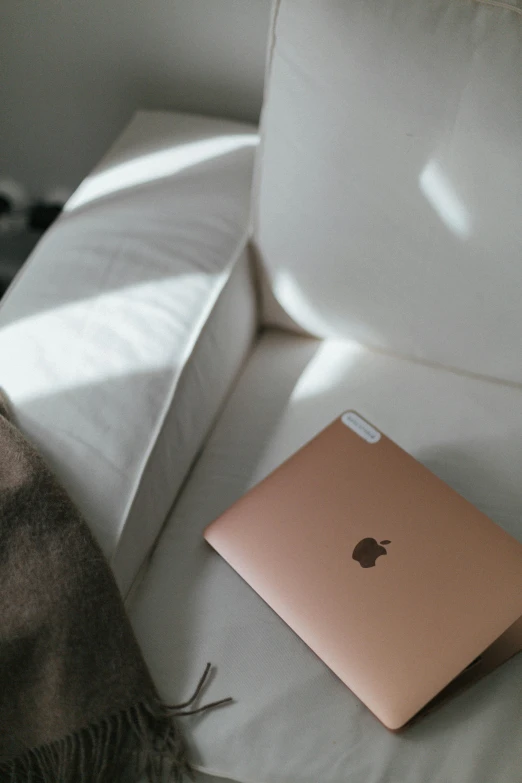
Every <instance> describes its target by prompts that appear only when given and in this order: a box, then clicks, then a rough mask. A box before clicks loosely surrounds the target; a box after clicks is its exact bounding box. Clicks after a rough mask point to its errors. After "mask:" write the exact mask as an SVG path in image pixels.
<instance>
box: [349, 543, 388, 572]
mask: <svg viewBox="0 0 522 783" xmlns="http://www.w3.org/2000/svg"><path fill="white" fill-rule="evenodd" d="M381 544H391V541H388V540H386V541H381V542H380V544H378V543H377V541H376V540H375V538H363V539H362V540H361V541H359V543H358V544H357V546H356V547H355V549H354V550H353V554H352V558H353V559H354V560H357V562H358V563H359V564H360V566H361V568H373V566H374V565H375V561H376V560H377V558H378V557H380V556H381V555H387V554H388V552H387V550H386V549H385V548H384V546H381Z"/></svg>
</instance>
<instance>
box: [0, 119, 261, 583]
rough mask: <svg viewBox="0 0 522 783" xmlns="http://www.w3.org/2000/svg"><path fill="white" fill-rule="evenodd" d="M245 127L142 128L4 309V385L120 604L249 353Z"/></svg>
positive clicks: (129, 133) (104, 167) (45, 246)
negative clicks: (103, 559)
mask: <svg viewBox="0 0 522 783" xmlns="http://www.w3.org/2000/svg"><path fill="white" fill-rule="evenodd" d="M256 143H257V135H256V133H255V131H254V130H253V129H252V128H251V127H250V126H244V125H238V124H236V123H231V122H227V121H221V120H212V119H205V118H202V117H192V116H189V115H179V114H178V115H177V114H166V113H159V112H140V113H138V114H137V115H136V117H135V118H134V119H133V121H132V122H131V124H130V126H129V127H128V128H127V130H126V131H125V132H124V134H123V135H122V137H121V138H120V139H119V140H118V141H117V143H116V144H115V146H114V147H113V148H112V150H110V152H109V153H108V154H107V156H106V157H105V158H104V160H103V161H102V163H101V164H100V165H99V166H98V167H97V169H96V170H95V171H94V172H93V174H92V175H91V176H90V177H88V178H87V180H86V181H85V182H84V183H83V184H82V185H81V186H80V188H79V189H78V191H77V192H76V194H74V195H73V197H72V198H71V200H70V201H69V203H68V204H67V207H66V211H65V213H64V215H63V216H62V218H61V219H60V220H58V222H57V223H56V224H55V226H54V227H53V228H52V229H51V230H50V231H49V232H48V234H46V235H45V237H44V239H43V241H42V242H41V243H40V244H39V246H38V247H37V249H36V251H35V253H34V254H33V256H32V258H31V260H30V261H29V262H28V263H27V265H26V267H25V268H24V269H23V271H22V273H21V275H20V277H19V278H18V279H17V281H16V282H15V284H14V285H13V287H12V288H11V289H10V291H9V293H8V294H7V296H6V298H5V299H4V300H3V301H2V305H1V308H0V367H1V373H0V384H1V385H2V386H3V387H4V389H5V390H6V392H7V394H8V395H9V397H10V398H11V400H12V402H13V406H14V409H15V411H16V414H17V416H18V419H19V422H20V424H21V426H22V428H23V430H24V431H25V432H26V434H27V435H28V436H29V437H30V438H31V439H32V440H33V441H34V442H35V443H36V444H37V445H38V446H40V448H41V450H42V451H43V452H44V453H45V455H46V456H47V458H48V459H49V461H50V462H51V463H52V465H54V467H55V469H56V471H57V472H58V473H59V475H60V477H61V478H62V480H63V481H64V482H65V483H66V486H67V488H68V489H69V491H70V493H71V494H72V496H73V498H74V499H75V500H76V501H77V503H78V504H79V506H80V508H81V509H82V510H83V512H84V514H85V516H86V518H87V521H88V522H89V524H90V526H91V528H92V530H93V532H94V533H95V535H96V536H97V538H98V540H99V541H100V543H101V545H102V547H103V549H104V552H105V553H106V555H107V556H108V557H109V558H110V559H111V561H112V565H113V567H114V570H115V573H116V577H117V579H118V582H119V584H120V587H121V589H122V590H123V591H126V590H127V589H128V587H129V585H130V583H131V581H132V579H133V577H134V575H135V573H136V571H137V569H138V568H139V566H140V564H141V562H142V560H143V558H144V556H145V555H146V553H147V551H148V549H149V548H150V547H151V545H152V544H153V542H154V540H155V538H156V536H157V534H158V532H159V530H160V527H161V525H162V524H163V522H164V520H165V518H166V515H167V512H168V510H169V508H170V506H171V505H172V502H173V500H174V498H175V496H176V493H177V491H178V489H179V486H180V485H181V482H182V481H183V480H184V478H185V476H186V473H187V471H188V470H189V468H190V466H191V463H192V461H193V459H194V456H195V454H196V453H197V451H198V449H199V447H200V445H201V443H202V441H203V439H204V438H205V436H206V434H207V432H208V429H209V427H210V425H211V423H212V421H213V419H214V417H215V415H216V412H217V411H218V410H219V408H220V406H221V404H222V402H223V400H224V398H225V396H226V394H227V392H228V389H229V387H230V384H231V382H232V380H233V379H234V378H235V376H236V374H237V372H238V369H239V368H240V366H241V364H242V362H243V360H244V358H245V356H246V355H247V353H248V352H249V350H250V346H251V341H252V337H253V334H254V332H255V329H256V317H257V316H256V302H255V296H254V292H253V287H252V281H251V272H250V269H249V261H248V257H247V254H246V252H245V251H244V247H245V232H246V226H247V221H248V200H249V194H250V187H251V174H252V161H253V151H254V148H255V145H256Z"/></svg>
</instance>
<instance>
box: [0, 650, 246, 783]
mask: <svg viewBox="0 0 522 783" xmlns="http://www.w3.org/2000/svg"><path fill="white" fill-rule="evenodd" d="M209 671H210V664H207V667H206V669H205V672H204V674H203V676H202V678H201V680H200V681H199V683H198V686H197V688H196V691H195V692H194V694H193V696H192V697H191V698H190V699H189V700H188V701H187V702H184V703H183V704H178V705H174V706H167V705H165V704H163V703H162V702H160V701H157V702H155V703H148V702H140V703H138V704H133V705H132V706H130V707H129V708H128V709H127V710H125V711H123V712H119V713H117V714H115V715H112V716H111V717H109V718H104V719H103V720H102V721H101V722H99V723H97V724H93V725H90V726H87V727H85V728H83V729H81V730H80V731H78V732H76V733H75V734H70V735H68V736H67V737H63V738H61V739H59V740H57V741H55V742H52V743H50V744H48V745H41V746H40V747H38V748H32V749H30V750H27V751H26V752H25V753H24V754H23V755H21V756H17V757H16V758H14V759H10V760H9V761H0V783H120V781H121V783H123V782H124V781H125V783H130V782H131V781H136V783H138V781H141V780H146V781H148V782H149V783H165V781H169V782H170V783H181V782H182V781H183V780H184V779H185V776H189V777H191V776H192V775H191V769H190V764H189V762H188V760H187V757H186V753H185V745H184V742H183V738H182V735H181V732H180V731H179V729H178V727H177V725H176V722H175V720H174V719H175V718H176V717H178V716H180V717H181V716H185V715H195V714H197V713H199V712H204V711H206V710H209V709H213V708H215V707H220V706H222V705H224V704H228V703H230V702H231V701H232V699H222V700H220V701H217V702H212V703H210V704H206V705H204V706H203V707H198V708H197V709H187V708H188V707H191V705H193V703H194V702H195V700H196V699H197V698H198V696H199V694H200V692H201V689H202V688H203V685H204V683H205V681H206V679H207V676H208V673H209Z"/></svg>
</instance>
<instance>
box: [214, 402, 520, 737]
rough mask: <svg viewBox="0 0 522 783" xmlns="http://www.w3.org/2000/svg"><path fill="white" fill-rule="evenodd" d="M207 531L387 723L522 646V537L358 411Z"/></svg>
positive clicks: (410, 714)
mask: <svg viewBox="0 0 522 783" xmlns="http://www.w3.org/2000/svg"><path fill="white" fill-rule="evenodd" d="M205 538H206V539H207V541H208V542H209V543H210V544H211V545H212V546H213V547H214V548H215V549H216V550H217V551H218V552H219V554H220V555H222V557H223V558H224V559H225V560H226V561H227V562H228V563H229V564H230V565H231V566H232V568H234V569H235V570H236V571H237V572H238V573H239V574H240V575H241V576H242V577H243V579H245V580H246V582H248V583H249V585H250V586H251V587H253V589H254V590H255V591H256V592H257V593H258V594H259V595H260V596H261V597H262V598H263V599H264V600H265V601H266V602H267V603H268V604H269V605H270V606H271V607H272V609H274V610H275V611H276V612H277V614H278V615H279V616H280V617H281V618H282V619H283V620H284V621H285V622H286V623H288V625H289V626H290V627H291V628H292V629H293V630H294V631H295V632H296V633H297V634H298V635H299V636H300V637H301V638H302V639H303V640H304V641H305V642H306V643H307V644H308V645H309V646H310V647H311V649H312V650H313V651H314V652H315V653H316V654H317V655H318V656H319V657H320V658H321V659H322V660H323V661H324V663H325V664H326V665H327V666H329V667H330V668H331V669H332V671H333V672H334V673H335V674H336V675H337V676H338V677H339V678H340V679H341V680H342V682H344V683H345V684H346V685H347V686H348V687H349V688H350V689H351V690H352V691H353V693H354V694H355V695H356V696H357V697H358V698H359V699H360V700H361V701H362V702H364V704H366V706H367V707H368V708H369V709H370V710H371V711H372V712H373V713H374V714H375V716H376V717H377V718H379V720H380V721H381V722H382V723H383V724H384V725H385V726H386V727H387V728H389V729H391V730H398V729H400V728H402V727H404V726H405V725H406V724H407V723H409V722H410V721H411V720H412V719H413V718H415V717H418V716H419V715H421V714H423V713H424V712H425V711H427V710H428V709H431V708H432V707H433V706H435V705H436V704H438V703H439V702H441V701H442V700H443V699H445V698H447V697H448V696H450V695H452V694H453V693H454V692H455V691H457V690H459V689H460V688H461V687H463V686H465V685H468V684H470V683H471V682H473V681H474V680H476V679H478V678H479V677H481V676H483V675H484V674H486V673H487V672H489V671H491V669H493V668H495V667H496V666H498V665H499V664H501V663H502V662H504V661H505V660H507V659H508V658H510V657H511V656H512V655H514V654H515V653H517V652H518V651H519V650H520V649H521V648H522V619H521V617H522V544H520V543H519V542H518V541H516V540H515V539H513V538H512V537H511V536H509V535H508V534H507V533H506V532H504V531H503V530H502V529H501V528H500V527H498V526H497V525H495V524H494V523H493V522H492V521H491V520H490V519H488V518H487V517H486V516H485V515H484V514H482V513H481V512H480V511H478V510H477V509H476V508H474V506H472V505H471V504H470V503H468V502H467V501H466V500H464V498H462V497H461V496H460V495H458V494H457V493H456V492H454V491H453V490H452V489H450V487H448V486H447V485H446V484H445V483H444V482H443V481H441V480H440V479H438V478H437V477H436V476H434V475H433V474H432V473H431V472H430V471H429V470H427V468H425V467H423V466H422V465H421V464H420V463H419V462H417V461H416V460H415V459H414V458H413V457H411V456H410V455H409V454H407V453H406V452H405V451H403V450H402V449H401V448H400V447H399V446H397V445H396V444H395V443H393V441H391V440H390V439H389V438H387V437H386V436H385V435H383V434H382V433H381V432H379V431H378V430H377V429H376V428H375V427H374V426H373V425H371V424H370V423H369V422H367V421H365V420H364V419H363V418H362V417H361V416H359V415H358V414H357V413H355V412H354V411H350V412H348V413H345V414H344V415H343V416H341V417H340V418H338V419H336V420H335V421H334V422H333V423H332V424H330V426H328V427H327V428H326V429H325V430H323V431H322V432H321V433H320V434H319V435H317V436H316V437H315V438H314V439H313V440H312V441H310V442H309V443H308V444H307V445H305V446H304V447H303V448H302V449H301V450H300V451H298V452H297V453H296V454H294V455H293V456H292V457H291V458H290V459H289V460H287V461H286V462H285V463H284V464H283V465H281V466H280V467H279V468H277V470H275V471H274V472H273V473H272V474H270V475H269V476H268V477H267V478H266V479H264V480H263V481H262V482H261V483H260V484H258V485H257V486H255V487H254V488H253V489H251V490H250V491H249V492H248V493H247V494H246V495H245V496H244V497H242V498H241V499H240V500H239V501H238V502H237V503H235V505H233V506H232V507H231V508H230V509H229V510H228V511H226V512H225V513H224V514H223V515H222V516H221V517H220V518H219V519H218V520H216V521H215V522H214V523H213V524H211V525H210V526H209V527H208V528H207V529H206V531H205Z"/></svg>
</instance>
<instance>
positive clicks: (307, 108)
mask: <svg viewBox="0 0 522 783" xmlns="http://www.w3.org/2000/svg"><path fill="white" fill-rule="evenodd" d="M276 5H277V8H276V13H275V15H274V19H275V21H274V29H273V31H272V44H271V51H273V55H272V58H271V68H270V78H269V83H268V86H267V93H266V97H265V106H264V113H263V120H262V156H261V158H260V161H259V171H258V177H257V179H258V182H259V193H258V198H257V209H256V214H255V224H256V229H255V233H256V239H257V245H258V249H259V251H260V255H261V257H262V259H263V263H264V268H265V270H266V272H267V274H268V276H269V278H270V282H271V286H272V288H273V291H274V293H275V295H276V297H277V300H278V302H279V304H280V305H281V306H282V308H283V309H284V310H285V311H286V313H288V314H289V315H290V316H291V317H292V318H293V320H294V321H295V322H296V323H297V324H298V325H299V326H301V327H304V328H305V329H307V330H309V331H310V332H311V333H313V334H317V335H319V336H341V337H342V336H344V337H348V338H352V339H357V340H359V341H361V342H363V343H365V344H367V345H370V346H379V347H384V348H387V349H391V350H393V351H396V352H398V353H401V354H403V355H408V356H416V357H420V358H424V359H429V360H431V361H434V362H440V363H442V364H444V365H447V366H454V367H458V368H464V369H467V370H471V371H474V372H478V373H483V374H488V375H492V376H497V377H500V378H506V379H512V380H517V381H521V380H522V362H521V360H520V345H521V343H522V310H521V308H520V301H519V300H520V291H521V290H522V263H521V240H520V215H521V214H522V184H521V183H522V14H521V10H522V5H520V4H518V3H512V5H513V8H512V9H511V10H510V8H509V3H508V4H505V3H496V4H495V3H491V5H487V4H484V3H477V2H473V0H422V1H421V2H419V0H389V2H385V3H384V2H377V0H365V1H364V2H363V1H362V0H351V1H350V2H337V1H334V0H328V1H327V2H320V3H318V2H313V0H280V2H277V3H276ZM515 6H516V7H515ZM517 7H518V11H517ZM265 320H266V321H267V322H268V323H272V324H273V323H276V324H278V325H287V323H288V318H285V317H284V316H283V315H281V313H280V312H279V313H278V312H277V309H276V308H275V307H274V305H273V304H272V305H269V306H268V307H266V308H265Z"/></svg>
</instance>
